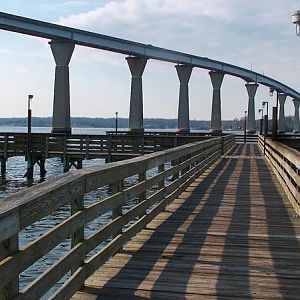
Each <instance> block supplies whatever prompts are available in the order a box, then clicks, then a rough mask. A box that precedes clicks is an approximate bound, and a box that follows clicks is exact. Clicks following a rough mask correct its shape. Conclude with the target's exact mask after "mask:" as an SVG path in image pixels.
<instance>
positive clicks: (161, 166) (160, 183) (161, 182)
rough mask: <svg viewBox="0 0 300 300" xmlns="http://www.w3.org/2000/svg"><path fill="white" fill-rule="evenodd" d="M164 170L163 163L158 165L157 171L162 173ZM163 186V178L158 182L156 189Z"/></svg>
mask: <svg viewBox="0 0 300 300" xmlns="http://www.w3.org/2000/svg"><path fill="white" fill-rule="evenodd" d="M164 171H165V164H162V165H159V166H158V173H162V172H164ZM164 187H165V179H163V180H162V181H160V182H159V183H158V189H159V190H160V189H163V188H164Z"/></svg>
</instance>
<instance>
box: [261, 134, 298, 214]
mask: <svg viewBox="0 0 300 300" xmlns="http://www.w3.org/2000/svg"><path fill="white" fill-rule="evenodd" d="M259 146H260V148H261V150H262V151H264V149H265V157H266V159H267V161H268V162H269V164H270V166H271V167H272V169H273V170H274V173H275V175H276V177H277V178H278V180H279V182H280V183H281V185H282V187H283V189H284V191H285V192H286V194H287V196H288V199H289V201H290V202H291V204H292V206H293V208H294V210H295V212H296V213H297V214H298V215H299V216H300V153H299V152H298V151H297V150H295V149H292V148H290V147H288V146H286V145H284V144H282V143H280V142H278V141H273V140H271V139H270V138H266V139H265V144H264V138H263V136H259Z"/></svg>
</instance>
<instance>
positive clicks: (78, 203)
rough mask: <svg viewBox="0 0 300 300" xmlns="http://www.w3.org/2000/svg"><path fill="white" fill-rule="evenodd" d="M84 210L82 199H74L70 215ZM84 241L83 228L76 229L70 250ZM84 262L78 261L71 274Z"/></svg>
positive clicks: (72, 236)
mask: <svg viewBox="0 0 300 300" xmlns="http://www.w3.org/2000/svg"><path fill="white" fill-rule="evenodd" d="M83 210H84V197H79V198H78V199H75V200H74V201H72V203H71V215H74V214H75V213H77V212H78V211H83ZM83 241H84V226H83V227H80V228H79V229H77V230H76V231H75V232H74V233H73V234H72V235H71V248H74V247H75V246H76V245H77V244H79V243H81V242H83ZM83 262H84V260H80V261H78V263H77V264H76V265H74V266H72V269H71V273H72V274H73V273H74V272H75V271H76V270H77V269H78V268H79V267H80V266H81V265H82V264H83Z"/></svg>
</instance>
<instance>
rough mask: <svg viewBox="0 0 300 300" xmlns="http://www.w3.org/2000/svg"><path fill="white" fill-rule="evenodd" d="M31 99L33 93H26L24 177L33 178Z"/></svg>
mask: <svg viewBox="0 0 300 300" xmlns="http://www.w3.org/2000/svg"><path fill="white" fill-rule="evenodd" d="M32 99H33V95H28V110H27V172H26V174H25V175H26V177H27V178H28V179H32V178H33V162H32V149H31V108H30V101H31V100H32Z"/></svg>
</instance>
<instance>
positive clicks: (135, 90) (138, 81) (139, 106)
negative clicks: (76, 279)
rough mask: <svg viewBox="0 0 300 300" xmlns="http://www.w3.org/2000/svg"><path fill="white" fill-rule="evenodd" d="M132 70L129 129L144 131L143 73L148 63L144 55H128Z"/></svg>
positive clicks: (127, 58)
mask: <svg viewBox="0 0 300 300" xmlns="http://www.w3.org/2000/svg"><path fill="white" fill-rule="evenodd" d="M126 60H127V63H128V66H129V69H130V72H131V76H132V77H131V93H130V109H129V131H134V132H143V131H144V125H143V84H142V75H143V72H144V69H145V66H146V63H147V59H146V58H144V57H132V56H129V57H126Z"/></svg>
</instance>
